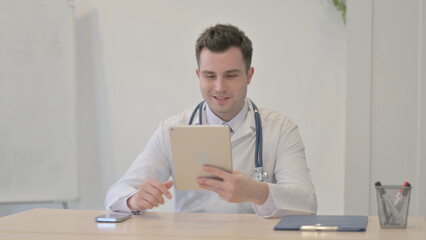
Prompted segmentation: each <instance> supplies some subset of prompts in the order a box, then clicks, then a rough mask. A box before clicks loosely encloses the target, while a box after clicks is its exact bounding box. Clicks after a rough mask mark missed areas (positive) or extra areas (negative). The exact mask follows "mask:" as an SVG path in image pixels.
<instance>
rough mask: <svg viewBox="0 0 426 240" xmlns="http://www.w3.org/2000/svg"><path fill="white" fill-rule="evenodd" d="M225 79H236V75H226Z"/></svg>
mask: <svg viewBox="0 0 426 240" xmlns="http://www.w3.org/2000/svg"><path fill="white" fill-rule="evenodd" d="M227 77H228V78H234V77H237V75H228V76H227Z"/></svg>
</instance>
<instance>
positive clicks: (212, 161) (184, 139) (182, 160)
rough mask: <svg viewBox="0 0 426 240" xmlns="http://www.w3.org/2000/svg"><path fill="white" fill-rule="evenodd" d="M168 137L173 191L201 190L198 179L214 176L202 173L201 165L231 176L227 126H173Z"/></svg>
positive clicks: (229, 140) (229, 136)
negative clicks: (171, 160) (172, 173)
mask: <svg viewBox="0 0 426 240" xmlns="http://www.w3.org/2000/svg"><path fill="white" fill-rule="evenodd" d="M169 134H170V143H171V146H172V158H173V169H174V176H175V183H174V184H175V187H176V189H178V190H201V188H199V187H198V183H197V178H198V177H215V176H214V175H213V176H212V175H211V174H209V173H206V172H204V171H203V170H202V166H203V165H204V164H207V165H212V166H215V167H218V168H220V169H223V170H225V171H227V172H230V173H232V157H231V155H232V154H231V134H230V129H229V126H226V125H183V126H172V127H170V129H169Z"/></svg>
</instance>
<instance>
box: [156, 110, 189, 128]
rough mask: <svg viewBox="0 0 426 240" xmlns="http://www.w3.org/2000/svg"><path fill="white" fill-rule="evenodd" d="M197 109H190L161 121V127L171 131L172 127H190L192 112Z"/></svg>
mask: <svg viewBox="0 0 426 240" xmlns="http://www.w3.org/2000/svg"><path fill="white" fill-rule="evenodd" d="M194 109H195V107H194V106H193V107H191V108H188V109H186V110H184V111H181V112H179V113H177V114H175V115H173V116H171V117H169V118H166V119H164V120H163V121H161V127H162V128H163V129H165V130H167V129H169V128H170V127H171V126H176V125H188V123H189V119H190V117H191V114H192V112H193V111H194Z"/></svg>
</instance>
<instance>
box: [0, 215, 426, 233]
mask: <svg viewBox="0 0 426 240" xmlns="http://www.w3.org/2000/svg"><path fill="white" fill-rule="evenodd" d="M104 213H105V211H93V210H56V209H34V210H30V211H27V212H22V213H18V214H14V215H10V216H6V217H2V218H0V239H8V240H9V239H11V240H14V239H43V240H49V239H55V240H56V239H61V240H62V239H65V240H66V239H73V240H74V239H79V240H80V239H244V240H249V239H262V240H263V239H386V240H388V239H398V240H404V239H422V240H424V239H426V223H425V220H424V218H422V217H410V218H409V220H408V227H407V229H381V228H380V226H379V223H378V218H377V217H369V222H368V227H367V231H366V232H300V231H274V230H273V228H274V226H275V224H276V223H277V222H278V221H279V219H261V218H259V217H258V216H256V215H250V214H208V213H160V212H149V213H145V214H143V215H135V216H132V218H131V219H129V220H127V221H125V222H122V223H96V222H95V221H94V217H96V216H98V215H101V214H104Z"/></svg>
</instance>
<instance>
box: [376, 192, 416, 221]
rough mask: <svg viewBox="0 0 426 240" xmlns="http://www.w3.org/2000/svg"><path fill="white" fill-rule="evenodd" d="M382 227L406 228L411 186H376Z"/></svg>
mask: <svg viewBox="0 0 426 240" xmlns="http://www.w3.org/2000/svg"><path fill="white" fill-rule="evenodd" d="M376 193H377V205H378V211H379V221H380V227H381V228H406V227H407V216H408V207H409V204H410V193H411V186H409V187H408V186H407V187H404V186H399V185H382V186H376Z"/></svg>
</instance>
